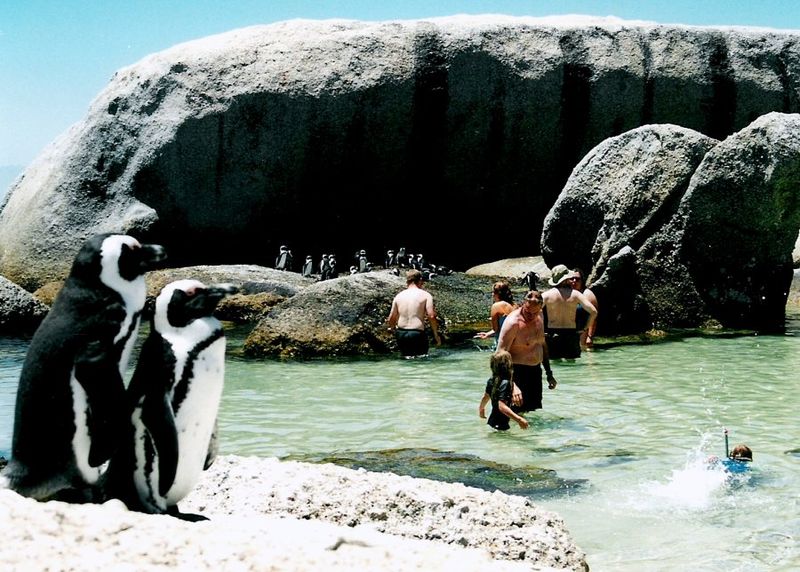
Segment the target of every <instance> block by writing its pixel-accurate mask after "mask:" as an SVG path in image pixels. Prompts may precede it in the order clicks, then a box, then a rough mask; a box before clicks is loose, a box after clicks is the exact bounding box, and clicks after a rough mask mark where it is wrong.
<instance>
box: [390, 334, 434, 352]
mask: <svg viewBox="0 0 800 572" xmlns="http://www.w3.org/2000/svg"><path fill="white" fill-rule="evenodd" d="M395 337H396V339H397V347H398V349H399V350H400V355H402V356H403V357H413V356H424V355H426V354H427V353H428V334H427V333H426V332H425V331H424V330H405V329H403V328H397V330H395Z"/></svg>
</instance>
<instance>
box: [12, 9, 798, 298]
mask: <svg viewBox="0 0 800 572" xmlns="http://www.w3.org/2000/svg"><path fill="white" fill-rule="evenodd" d="M797 38H798V36H797V34H796V33H793V32H785V31H769V30H764V29H755V28H753V29H747V28H736V29H715V28H698V27H685V26H660V25H655V24H650V23H643V22H625V21H622V20H618V19H612V18H608V19H597V18H577V17H574V16H573V17H561V18H541V19H536V18H524V17H507V16H457V17H449V18H439V19H431V20H417V21H410V20H407V21H392V22H356V21H342V20H328V21H305V20H294V21H289V22H282V23H277V24H273V25H269V26H256V27H252V28H245V29H240V30H234V31H232V32H229V33H226V34H221V35H218V36H213V37H209V38H204V39H201V40H197V41H194V42H189V43H186V44H182V45H179V46H175V47H173V48H170V49H168V50H165V51H163V52H160V53H157V54H153V55H151V56H148V57H146V58H144V59H143V60H141V61H140V62H138V63H136V64H134V65H132V66H130V67H127V68H124V69H122V70H120V71H119V72H118V73H116V74H115V76H114V77H113V79H112V80H111V82H110V84H109V85H108V86H107V87H106V89H105V90H104V91H103V92H102V93H100V94H99V95H98V96H97V98H96V99H95V100H94V102H93V103H92V104H91V107H90V109H89V111H88V114H87V116H86V118H85V119H84V120H83V121H82V122H80V123H78V124H76V125H74V126H73V127H71V128H70V129H69V130H68V131H67V132H66V133H65V134H64V135H62V136H61V137H60V138H59V139H57V140H56V141H54V142H53V143H52V144H51V145H50V146H49V147H48V148H47V149H45V150H44V151H43V153H42V154H41V155H40V156H39V157H38V158H37V159H36V160H35V161H34V162H33V163H32V164H31V165H29V166H28V168H27V169H26V171H25V173H24V174H23V175H22V177H20V178H19V179H18V180H17V181H16V182H15V183H14V185H13V186H12V188H11V189H10V190H9V193H8V195H7V197H6V202H5V205H4V207H3V210H2V212H0V273H2V274H4V275H5V276H7V277H8V278H9V279H11V280H13V281H14V282H16V283H18V284H20V285H22V286H23V287H25V288H26V289H28V290H30V291H33V290H35V289H36V288H38V287H39V286H41V285H42V284H44V283H46V282H50V281H52V280H58V279H61V278H63V277H64V276H65V275H66V273H67V272H68V270H69V266H70V264H71V261H72V257H73V255H74V252H75V251H76V250H77V248H78V247H79V245H80V244H81V243H82V242H83V241H84V240H85V239H86V238H87V237H88V236H90V235H93V234H95V233H97V232H101V231H107V230H110V231H115V232H127V233H130V234H133V235H135V236H138V237H139V238H142V239H144V240H147V241H151V242H157V243H159V244H163V245H165V246H166V247H167V250H168V252H169V253H170V258H171V264H173V265H175V266H188V265H197V264H239V263H250V264H252V263H255V264H270V265H271V263H272V260H273V259H274V256H275V255H276V254H277V252H278V246H279V245H280V244H289V245H290V247H291V248H292V249H293V250H294V252H296V253H298V256H304V255H305V254H313V255H314V256H315V258H318V256H319V254H320V253H322V252H334V253H336V254H338V258H339V260H345V259H347V258H349V254H350V253H352V252H353V251H355V250H357V249H362V248H363V249H367V250H368V251H369V252H384V251H385V250H386V249H387V248H397V247H398V246H400V245H405V246H406V247H407V248H408V249H409V250H411V251H415V252H424V253H425V255H426V257H427V258H428V259H429V260H432V261H435V262H436V263H437V264H445V265H447V266H449V267H451V268H455V269H464V268H467V267H469V266H472V265H474V264H477V263H479V262H481V261H483V260H493V259H497V258H506V257H516V256H529V255H532V254H534V255H535V254H537V253H538V239H539V236H540V234H541V229H542V222H543V220H544V217H545V215H546V214H547V212H548V211H549V210H550V207H551V206H552V205H553V203H554V201H555V199H556V198H557V196H558V194H559V192H560V191H561V189H562V187H563V185H564V182H565V181H566V179H567V177H568V176H569V173H570V172H571V171H572V169H573V167H574V166H575V165H576V164H577V163H578V161H579V160H580V159H581V158H582V157H583V156H584V155H585V154H586V153H587V152H588V151H589V150H590V149H592V148H593V147H594V146H595V145H597V144H598V143H600V142H602V141H603V140H605V139H607V138H608V137H612V136H615V135H618V134H620V133H624V132H625V131H628V130H630V129H632V128H635V127H638V126H640V125H644V124H649V123H673V124H677V125H682V126H684V127H687V128H690V129H694V130H697V131H699V132H702V133H704V134H706V135H708V136H710V137H714V138H716V139H723V138H724V137H725V136H727V135H729V134H731V133H733V132H735V131H736V130H738V129H741V128H742V127H744V126H746V125H747V124H748V123H750V122H751V121H752V120H753V119H755V118H756V117H758V116H760V115H763V114H764V113H767V112H769V111H774V110H777V111H784V112H793V111H799V110H800V102H798V97H797V93H798V92H800V43H798V42H797ZM414 200H419V201H424V203H422V204H424V206H421V207H420V210H419V220H414V221H413V222H411V223H409V222H408V221H407V220H405V219H404V220H402V221H400V220H398V217H400V216H403V217H405V216H407V215H405V214H403V215H401V214H399V212H400V210H401V209H403V208H404V207H403V205H405V204H406V203H409V204H410V203H411V202H412V201H414ZM398 205H400V206H398ZM456 205H457V208H455V207H456ZM488 205H496V206H497V208H498V212H506V213H508V215H507V216H508V220H507V221H505V223H504V227H503V228H504V231H503V241H502V244H501V245H500V246H501V247H502V248H503V250H504V252H502V253H499V252H498V242H497V240H496V236H495V235H493V234H491V233H492V232H493V231H492V230H491V229H487V228H486V227H485V225H486V223H487V218H486V210H487V206H488ZM453 212H458V213H459V214H458V216H452V215H451V214H450V213H453ZM431 213H433V214H431ZM411 225H413V227H412V226H411ZM478 226H481V230H482V232H483V233H484V234H485V233H487V232H488V233H489V236H490V238H488V239H486V240H471V241H469V243H463V242H461V243H458V244H459V247H457V248H453V244H454V237H463V236H464V235H465V232H470V230H471V228H472V227H478ZM310 229H313V232H311V231H310ZM318 237H324V240H322V241H321V240H320V239H319V238H318Z"/></svg>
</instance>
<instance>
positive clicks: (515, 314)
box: [497, 290, 557, 411]
mask: <svg viewBox="0 0 800 572" xmlns="http://www.w3.org/2000/svg"><path fill="white" fill-rule="evenodd" d="M497 349H498V350H506V351H507V352H508V353H510V354H511V359H512V361H513V362H514V374H513V377H512V381H513V382H514V388H513V392H512V398H511V404H512V405H513V406H515V407H517V408H518V410H519V411H533V410H534V409H541V408H542V366H544V370H545V373H546V374H547V386H548V387H549V388H550V389H555V387H556V385H557V382H556V378H555V377H553V371H552V370H551V369H550V360H549V358H548V354H547V345H546V344H545V341H544V318H543V317H542V295H541V293H540V292H537V291H536V290H531V291H530V292H528V293H527V294H525V298H524V299H523V302H522V306H520V307H519V308H517V309H516V310H514V311H512V312H511V313H510V314H509V315H508V316H507V317H506V319H505V321H504V322H503V327H502V328H501V329H500V337H499V338H498V340H497Z"/></svg>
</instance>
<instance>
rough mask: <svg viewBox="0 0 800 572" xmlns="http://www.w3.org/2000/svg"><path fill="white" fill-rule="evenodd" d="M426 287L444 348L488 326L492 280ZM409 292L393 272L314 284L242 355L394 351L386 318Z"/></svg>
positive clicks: (457, 279)
mask: <svg viewBox="0 0 800 572" xmlns="http://www.w3.org/2000/svg"><path fill="white" fill-rule="evenodd" d="M423 287H424V288H425V289H426V290H427V291H429V292H430V293H431V295H432V296H433V301H434V306H435V309H436V313H437V315H438V317H439V333H440V334H441V335H442V338H443V340H444V345H448V346H453V345H457V344H459V343H461V342H463V341H464V340H465V339H467V338H470V339H471V338H472V336H473V335H474V334H475V333H476V332H478V331H481V330H485V329H486V328H487V327H489V309H490V306H491V291H492V279H491V278H488V277H485V276H467V275H466V274H463V273H460V272H454V273H453V274H451V275H449V276H436V277H435V278H434V279H432V280H429V281H427V282H425V284H424V286H423ZM405 288H406V280H405V273H404V271H403V273H401V276H397V275H395V274H394V273H393V272H392V271H391V270H379V271H373V272H366V273H361V274H353V275H347V276H341V277H339V278H334V279H332V280H324V281H322V282H317V283H314V284H311V285H309V286H307V287H306V288H304V289H302V290H300V291H298V292H297V294H295V295H294V296H292V297H291V298H287V299H286V300H283V301H281V302H279V303H278V304H277V305H275V306H274V307H273V308H271V309H270V310H269V312H268V313H267V314H266V316H265V317H264V318H263V319H261V320H260V321H259V322H258V323H257V324H256V326H255V327H254V328H253V330H252V331H251V333H250V335H249V336H248V337H247V340H246V341H245V345H244V351H245V353H246V354H248V355H251V356H260V357H266V356H272V357H275V356H280V357H301V358H303V357H321V356H345V355H365V354H386V353H391V352H395V351H396V350H397V344H396V343H395V340H394V337H393V335H392V334H390V332H389V331H388V329H387V326H386V318H388V316H389V311H390V310H391V306H392V300H393V298H394V296H395V295H396V294H397V293H398V292H400V291H402V290H403V289H405ZM523 291H524V290H523ZM431 347H433V339H432V338H431Z"/></svg>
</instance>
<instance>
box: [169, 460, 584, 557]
mask: <svg viewBox="0 0 800 572" xmlns="http://www.w3.org/2000/svg"><path fill="white" fill-rule="evenodd" d="M181 510H183V511H186V512H200V513H202V514H205V515H206V516H211V517H213V518H214V519H215V520H216V519H217V518H218V517H219V516H220V515H238V516H243V517H246V516H247V515H266V514H270V515H276V516H287V517H294V518H301V519H308V520H313V521H328V522H331V523H335V524H338V525H344V526H349V527H357V528H356V530H362V529H363V528H369V529H372V530H375V531H379V532H382V533H388V534H392V535H399V536H403V537H407V538H416V539H423V540H433V541H436V545H437V546H439V545H440V543H445V544H448V545H453V546H462V547H469V548H476V549H481V550H484V551H487V552H488V553H489V554H490V555H491V556H492V557H494V558H495V559H497V560H501V561H503V560H505V561H509V560H510V561H523V562H525V564H526V569H528V570H531V569H534V570H545V569H559V570H587V569H588V566H587V564H586V560H585V555H584V553H583V552H582V551H581V550H580V549H579V548H578V547H577V546H576V545H575V543H574V541H573V540H572V538H571V536H570V535H569V533H568V532H567V530H566V528H565V525H564V522H563V521H562V519H561V517H559V516H558V515H557V514H555V513H553V512H550V511H546V510H543V509H540V508H538V507H536V506H534V505H533V504H532V503H531V502H530V501H529V500H527V499H525V498H523V497H518V496H512V495H506V494H504V493H501V492H498V491H496V492H493V493H490V492H488V491H483V490H480V489H475V488H471V487H466V486H464V485H461V484H457V483H455V484H454V483H443V482H438V481H432V480H428V479H415V478H412V477H407V476H398V475H395V474H392V473H372V472H368V471H364V470H357V471H355V470H352V469H347V468H344V467H339V466H336V465H331V464H320V465H317V464H309V463H299V462H291V461H279V460H277V459H274V458H272V459H261V458H256V457H235V456H226V457H222V458H219V459H217V461H216V462H215V463H214V465H213V466H212V467H211V468H210V469H209V470H208V471H207V472H206V474H205V475H204V478H203V479H202V481H201V482H200V483H199V485H198V486H197V487H196V488H195V490H194V491H193V492H192V494H190V495H189V496H188V497H187V498H186V499H185V500H184V502H183V503H181Z"/></svg>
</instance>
